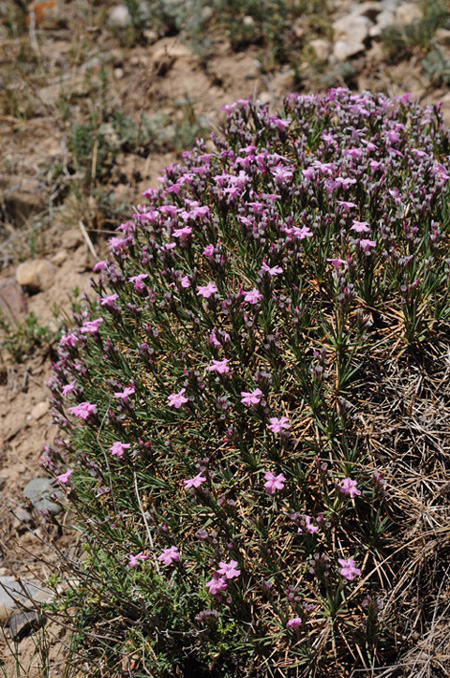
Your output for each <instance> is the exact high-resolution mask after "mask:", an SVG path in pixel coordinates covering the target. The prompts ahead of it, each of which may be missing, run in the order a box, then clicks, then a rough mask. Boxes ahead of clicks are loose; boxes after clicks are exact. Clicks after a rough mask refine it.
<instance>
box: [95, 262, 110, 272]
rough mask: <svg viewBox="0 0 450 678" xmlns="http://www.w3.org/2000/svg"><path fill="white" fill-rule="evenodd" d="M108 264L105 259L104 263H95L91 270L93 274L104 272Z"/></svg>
mask: <svg viewBox="0 0 450 678" xmlns="http://www.w3.org/2000/svg"><path fill="white" fill-rule="evenodd" d="M108 264H109V261H108V260H107V259H105V260H104V261H97V263H96V264H94V266H93V267H92V270H93V271H94V273H98V271H104V270H105V268H106V267H107V265H108Z"/></svg>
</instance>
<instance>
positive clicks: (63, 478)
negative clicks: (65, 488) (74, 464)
mask: <svg viewBox="0 0 450 678" xmlns="http://www.w3.org/2000/svg"><path fill="white" fill-rule="evenodd" d="M72 473H73V468H69V469H67V471H66V472H65V473H61V475H59V476H56V480H58V481H59V482H60V483H68V482H69V478H70V476H71V475H72Z"/></svg>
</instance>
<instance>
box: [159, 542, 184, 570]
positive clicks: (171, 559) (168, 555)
mask: <svg viewBox="0 0 450 678" xmlns="http://www.w3.org/2000/svg"><path fill="white" fill-rule="evenodd" d="M158 560H159V561H160V562H161V563H164V565H172V563H177V562H178V561H179V560H180V554H179V553H178V547H177V546H171V547H170V548H168V549H163V550H162V552H161V555H160V556H158Z"/></svg>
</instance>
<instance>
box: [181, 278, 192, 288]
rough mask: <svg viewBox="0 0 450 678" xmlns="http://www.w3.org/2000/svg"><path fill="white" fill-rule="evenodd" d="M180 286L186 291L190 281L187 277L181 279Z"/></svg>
mask: <svg viewBox="0 0 450 678" xmlns="http://www.w3.org/2000/svg"><path fill="white" fill-rule="evenodd" d="M180 284H181V287H183V288H184V289H185V290H187V288H188V287H190V286H191V281H190V280H189V278H188V276H187V275H185V276H183V277H182V278H181V280H180Z"/></svg>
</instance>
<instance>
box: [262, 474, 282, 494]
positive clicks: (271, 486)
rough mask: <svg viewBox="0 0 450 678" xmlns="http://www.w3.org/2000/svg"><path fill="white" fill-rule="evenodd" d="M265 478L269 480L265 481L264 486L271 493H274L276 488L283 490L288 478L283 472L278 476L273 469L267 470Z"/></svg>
mask: <svg viewBox="0 0 450 678" xmlns="http://www.w3.org/2000/svg"><path fill="white" fill-rule="evenodd" d="M264 479H265V480H266V481H267V482H265V483H264V487H265V488H266V492H268V493H269V494H273V493H274V492H275V490H282V489H283V488H284V483H285V482H286V478H285V477H284V475H283V474H282V473H279V474H278V475H277V476H276V475H275V474H274V473H272V471H267V473H266V474H265V476H264Z"/></svg>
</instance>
